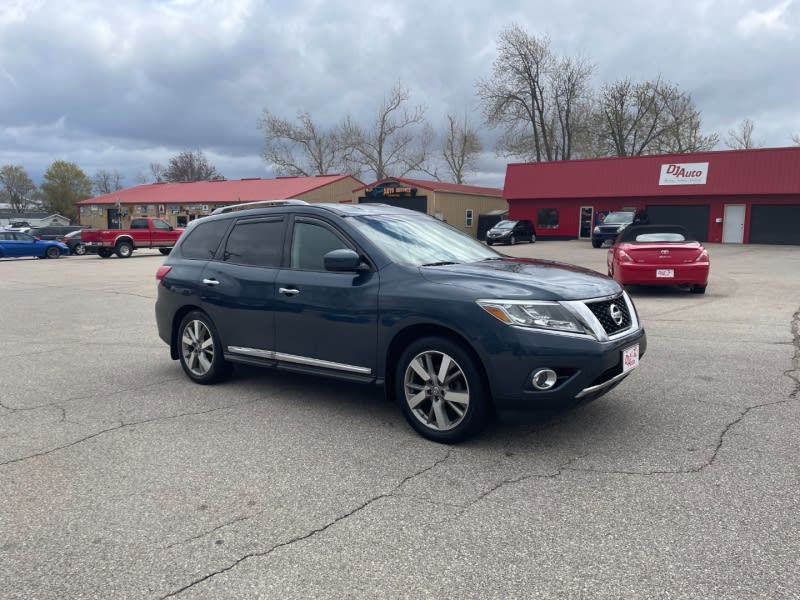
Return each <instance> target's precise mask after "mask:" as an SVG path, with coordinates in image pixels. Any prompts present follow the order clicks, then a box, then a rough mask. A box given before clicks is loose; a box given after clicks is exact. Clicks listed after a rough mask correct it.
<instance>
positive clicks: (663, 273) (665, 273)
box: [656, 269, 675, 279]
mask: <svg viewBox="0 0 800 600" xmlns="http://www.w3.org/2000/svg"><path fill="white" fill-rule="evenodd" d="M656 277H663V278H665V279H669V278H670V277H675V269H656Z"/></svg>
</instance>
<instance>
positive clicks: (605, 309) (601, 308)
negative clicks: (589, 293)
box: [586, 294, 631, 335]
mask: <svg viewBox="0 0 800 600" xmlns="http://www.w3.org/2000/svg"><path fill="white" fill-rule="evenodd" d="M586 306H587V308H588V309H589V310H591V311H592V314H593V315H594V316H595V317H597V320H598V321H600V324H601V325H602V326H603V329H605V330H606V333H607V334H608V335H614V334H615V333H618V332H620V331H624V330H625V329H628V328H629V327H630V326H631V313H630V312H629V311H628V303H627V302H625V298H623V297H622V294H620V295H619V296H617V297H615V298H612V299H611V300H601V301H599V302H587V303H586ZM612 306H616V307H617V308H618V309H619V312H620V314H621V315H622V322H621V323H620V324H619V325H617V323H616V322H615V321H614V318H613V317H612V313H616V311H615V310H613V309H612V308H611V307H612Z"/></svg>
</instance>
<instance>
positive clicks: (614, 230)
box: [592, 210, 636, 248]
mask: <svg viewBox="0 0 800 600" xmlns="http://www.w3.org/2000/svg"><path fill="white" fill-rule="evenodd" d="M635 216H636V213H634V212H633V211H627V210H621V211H618V212H610V213H608V214H607V215H606V216H605V218H604V219H603V222H602V223H600V224H599V225H597V226H596V227H595V228H594V229H593V230H592V247H593V248H599V247H600V246H602V245H603V242H605V241H606V240H611V241H613V240H615V239H617V236H618V235H619V234H620V233H621V232H622V230H623V229H625V228H626V227H627V226H628V225H630V224H632V223H633V221H634V217H635Z"/></svg>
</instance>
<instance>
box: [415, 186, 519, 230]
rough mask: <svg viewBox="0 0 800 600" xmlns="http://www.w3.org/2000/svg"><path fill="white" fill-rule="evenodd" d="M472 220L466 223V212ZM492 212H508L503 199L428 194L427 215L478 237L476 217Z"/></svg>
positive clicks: (466, 195) (436, 193) (470, 195)
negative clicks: (469, 212) (469, 213)
mask: <svg viewBox="0 0 800 600" xmlns="http://www.w3.org/2000/svg"><path fill="white" fill-rule="evenodd" d="M469 210H471V211H472V212H471V214H472V219H471V223H468V218H467V217H468V211H469ZM494 210H508V202H506V201H505V200H504V199H503V198H496V197H493V196H482V195H478V194H463V193H460V192H431V193H430V194H428V214H429V215H432V216H434V217H438V218H441V219H443V220H445V221H447V223H448V224H450V225H452V226H453V227H457V228H458V229H460V230H461V231H463V232H465V233H468V234H470V235H471V236H472V237H478V215H482V214H485V213H488V212H492V211H494Z"/></svg>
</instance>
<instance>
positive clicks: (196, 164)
mask: <svg viewBox="0 0 800 600" xmlns="http://www.w3.org/2000/svg"><path fill="white" fill-rule="evenodd" d="M151 167H152V165H151ZM163 177H164V181H169V182H180V181H208V180H212V179H223V177H222V175H220V174H219V172H218V171H217V169H216V168H215V167H214V166H213V165H212V164H211V163H209V162H208V159H207V158H206V156H205V154H203V152H202V151H201V150H198V151H197V152H190V151H188V150H185V151H183V152H181V153H180V154H178V155H176V156H173V157H172V158H171V159H169V166H168V167H167V168H166V170H165V171H164V175H163Z"/></svg>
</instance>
